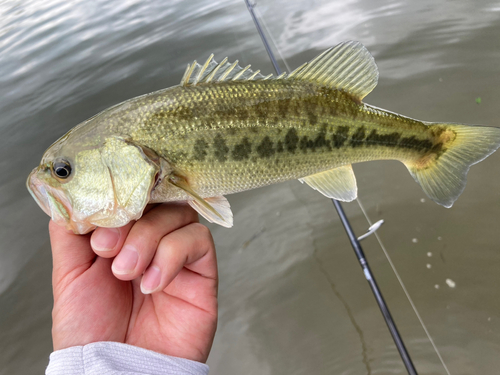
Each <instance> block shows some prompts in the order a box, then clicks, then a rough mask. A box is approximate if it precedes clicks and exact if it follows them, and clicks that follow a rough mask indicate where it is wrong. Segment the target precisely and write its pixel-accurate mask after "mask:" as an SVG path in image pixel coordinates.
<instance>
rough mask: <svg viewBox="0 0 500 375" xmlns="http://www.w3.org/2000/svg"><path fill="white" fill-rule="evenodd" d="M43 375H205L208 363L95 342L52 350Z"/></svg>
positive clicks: (116, 343) (111, 343)
mask: <svg viewBox="0 0 500 375" xmlns="http://www.w3.org/2000/svg"><path fill="white" fill-rule="evenodd" d="M45 374H46V375H112V374H127V375H135V374H141V375H146V374H147V375H207V374H208V366H207V365H206V364H204V363H200V362H196V361H191V360H189V359H184V358H178V357H170V356H168V355H165V354H160V353H156V352H153V351H151V350H146V349H143V348H139V347H136V346H132V345H127V344H121V343H118V342H110V341H109V342H108V341H107V342H96V343H92V344H88V345H85V346H74V347H71V348H67V349H62V350H58V351H55V352H53V353H52V354H51V355H50V362H49V366H48V367H47V370H46V371H45Z"/></svg>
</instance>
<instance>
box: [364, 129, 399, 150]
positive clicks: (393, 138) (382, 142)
mask: <svg viewBox="0 0 500 375" xmlns="http://www.w3.org/2000/svg"><path fill="white" fill-rule="evenodd" d="M399 138H401V133H398V132H393V133H389V134H378V132H377V131H376V130H372V131H371V132H370V134H369V135H368V137H366V140H365V142H366V145H367V146H387V147H396V146H397V145H398V141H399Z"/></svg>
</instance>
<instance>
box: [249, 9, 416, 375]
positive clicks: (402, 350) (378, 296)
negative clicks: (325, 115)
mask: <svg viewBox="0 0 500 375" xmlns="http://www.w3.org/2000/svg"><path fill="white" fill-rule="evenodd" d="M245 4H246V6H247V8H248V11H249V12H250V15H251V16H252V19H253V21H254V24H255V27H256V28H257V31H258V32H259V35H260V37H261V39H262V42H263V44H264V46H265V48H266V51H267V54H268V55H269V58H270V59H271V62H272V63H273V66H274V69H275V70H276V73H277V74H278V76H279V75H280V74H281V69H280V67H279V65H278V63H277V62H276V59H275V58H274V54H273V51H272V50H271V47H270V46H269V44H268V42H267V39H266V36H265V35H264V32H263V30H262V28H261V26H260V23H259V20H258V19H257V17H256V15H255V13H254V7H255V5H254V4H253V5H252V4H250V0H245ZM261 17H262V16H261ZM275 46H276V45H275ZM332 202H333V204H334V206H335V208H336V210H337V213H338V215H339V217H340V220H341V222H342V225H343V226H344V229H345V231H346V233H347V236H348V237H349V240H350V242H351V245H352V248H353V250H354V253H355V254H356V257H357V258H358V261H359V264H360V265H361V268H362V269H363V272H364V274H365V277H366V280H367V281H368V284H369V285H370V288H371V290H372V292H373V295H374V297H375V300H376V301H377V304H378V306H379V308H380V311H381V312H382V315H383V317H384V319H385V322H386V324H387V327H388V329H389V331H390V333H391V335H392V339H393V340H394V344H395V345H396V348H397V349H398V351H399V354H400V356H401V359H402V360H403V363H404V365H405V367H406V370H407V371H408V374H410V375H414V374H415V375H417V370H416V369H415V366H414V365H413V362H412V360H411V357H410V355H409V353H408V351H407V349H406V347H405V345H404V342H403V339H402V337H401V335H400V334H399V331H398V329H397V327H396V324H395V322H394V320H393V319H392V316H391V313H390V312H389V308H388V306H387V304H386V303H385V300H384V298H383V296H382V293H381V291H380V289H379V287H378V285H377V283H376V281H375V278H374V276H373V274H372V272H371V269H370V266H369V264H368V260H367V259H366V258H365V255H364V252H363V249H362V247H361V245H360V243H359V241H358V239H357V238H356V236H355V235H354V231H353V229H352V227H351V224H350V223H349V220H348V219H347V216H346V215H345V213H344V210H343V208H342V206H341V204H340V202H338V201H336V200H335V199H332Z"/></svg>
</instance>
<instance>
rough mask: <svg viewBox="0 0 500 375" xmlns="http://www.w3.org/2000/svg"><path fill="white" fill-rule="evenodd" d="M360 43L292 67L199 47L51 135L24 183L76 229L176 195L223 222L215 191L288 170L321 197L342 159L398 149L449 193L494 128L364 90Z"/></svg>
mask: <svg viewBox="0 0 500 375" xmlns="http://www.w3.org/2000/svg"><path fill="white" fill-rule="evenodd" d="M378 77H379V73H378V69H377V66H376V64H375V61H374V58H373V57H372V55H371V54H370V53H369V52H368V50H367V49H366V48H365V47H364V46H363V45H362V44H361V43H360V42H355V41H346V42H343V43H340V44H339V45H337V46H335V47H332V48H329V49H328V50H326V51H325V52H323V53H322V54H320V55H319V56H317V57H316V58H314V59H313V60H312V61H310V62H307V63H305V64H303V65H302V66H300V67H298V68H297V69H295V70H294V71H293V72H291V73H283V74H281V75H280V76H277V77H275V76H273V75H268V76H263V75H262V74H260V71H259V70H257V71H255V72H254V71H252V70H251V69H250V65H249V66H246V67H244V68H242V67H240V66H239V65H238V61H235V62H234V63H230V62H228V59H227V58H225V59H224V60H222V61H221V62H220V63H217V62H216V61H215V60H213V55H211V56H210V57H209V58H208V60H206V62H205V63H204V64H203V65H201V64H198V63H197V62H196V61H194V62H193V63H192V64H189V65H188V66H187V69H186V71H185V73H184V76H183V78H182V80H181V83H180V84H179V85H177V86H173V87H170V88H167V89H163V90H159V91H156V92H153V93H150V94H146V95H142V96H139V97H136V98H133V99H130V100H127V101H125V102H122V103H120V104H117V105H115V106H113V107H111V108H108V109H106V110H104V111H102V112H100V113H98V114H97V115H95V116H93V117H91V118H90V119H88V120H86V121H84V122H82V123H80V124H79V125H77V126H76V127H74V128H73V129H71V130H70V131H69V132H68V133H66V134H65V135H64V136H62V137H61V138H60V139H58V140H57V141H56V142H55V143H53V144H52V145H51V146H50V147H49V148H48V149H47V150H46V152H45V153H44V155H43V157H42V160H41V162H40V165H39V166H38V167H37V168H35V169H33V171H32V172H31V173H30V175H29V177H28V180H27V187H28V190H29V192H30V193H31V195H32V196H33V198H34V199H35V201H36V202H37V203H38V205H39V206H40V207H41V208H42V209H43V210H44V211H45V212H46V213H47V214H48V215H49V216H50V217H51V218H52V220H54V221H55V222H56V223H58V224H60V225H64V226H65V227H66V228H67V229H68V230H72V231H73V232H74V233H77V234H85V233H88V232H90V231H92V230H93V229H95V228H96V227H97V226H99V227H120V226H123V225H126V224H127V223H129V222H130V221H132V220H137V219H139V218H140V217H141V215H142V213H143V211H144V209H145V207H146V205H147V204H148V203H160V202H171V201H187V203H188V204H189V205H190V206H192V207H193V208H194V209H195V210H196V211H197V212H198V213H199V214H200V215H201V216H203V217H204V218H205V219H207V220H208V221H209V222H213V223H217V224H220V225H222V226H224V227H228V228H229V227H232V225H233V215H232V212H231V208H230V205H229V202H228V201H227V199H226V198H225V195H228V194H232V193H237V192H241V191H245V190H249V189H254V188H258V187H262V186H266V185H270V184H274V183H279V182H283V181H287V180H292V179H298V180H299V181H301V182H303V183H306V184H307V185H309V186H310V187H312V188H313V189H315V190H317V191H319V192H320V193H321V194H323V195H324V196H326V197H329V198H333V199H337V200H340V201H346V202H349V201H352V200H354V199H355V198H356V197H357V185H356V178H355V176H354V172H353V169H352V164H353V163H359V162H365V161H371V160H399V161H401V162H402V163H403V164H404V165H405V166H406V167H407V169H408V171H409V172H410V174H411V175H412V176H413V178H414V179H415V181H416V182H417V183H418V184H419V185H420V186H421V187H422V189H423V190H424V192H425V193H426V194H427V195H428V196H429V197H430V198H431V199H432V200H433V201H435V202H437V203H438V204H440V205H442V206H444V207H451V206H452V205H453V203H454V202H455V200H456V199H457V198H458V196H459V195H460V194H461V193H462V191H463V190H464V188H465V184H466V175H467V172H468V170H469V168H470V166H471V165H473V164H476V163H478V162H480V161H482V160H483V159H485V158H486V157H488V156H489V155H490V154H492V153H493V152H494V151H495V150H497V149H498V148H499V147H500V129H499V128H496V127H487V126H470V125H460V124H454V123H432V122H425V121H419V120H415V119H412V118H409V117H405V116H403V115H399V114H397V113H393V112H390V111H387V110H383V109H380V108H377V107H374V106H371V105H369V104H366V103H364V102H363V99H364V97H365V96H366V95H368V94H369V93H370V92H371V91H372V90H373V89H374V88H375V86H376V85H377V82H378Z"/></svg>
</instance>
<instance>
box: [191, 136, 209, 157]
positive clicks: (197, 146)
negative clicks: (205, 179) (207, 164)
mask: <svg viewBox="0 0 500 375" xmlns="http://www.w3.org/2000/svg"><path fill="white" fill-rule="evenodd" d="M207 148H208V143H207V142H205V140H204V139H201V138H199V139H197V140H196V142H195V143H194V149H193V158H194V159H195V160H198V161H204V160H205V157H206V156H207Z"/></svg>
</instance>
